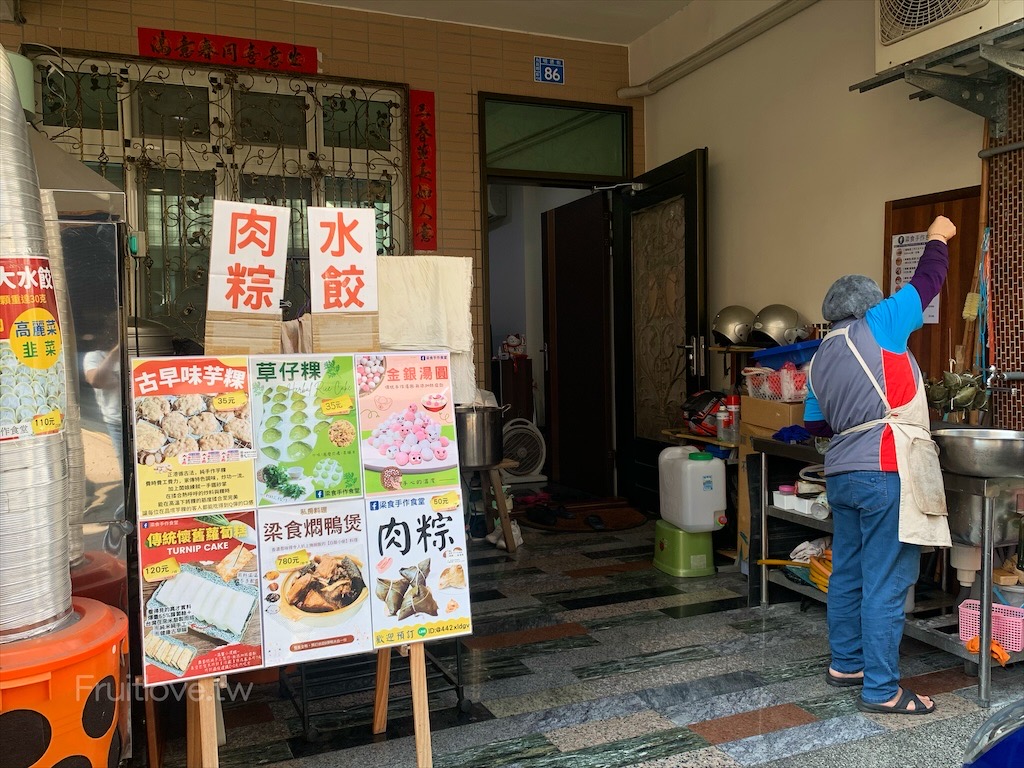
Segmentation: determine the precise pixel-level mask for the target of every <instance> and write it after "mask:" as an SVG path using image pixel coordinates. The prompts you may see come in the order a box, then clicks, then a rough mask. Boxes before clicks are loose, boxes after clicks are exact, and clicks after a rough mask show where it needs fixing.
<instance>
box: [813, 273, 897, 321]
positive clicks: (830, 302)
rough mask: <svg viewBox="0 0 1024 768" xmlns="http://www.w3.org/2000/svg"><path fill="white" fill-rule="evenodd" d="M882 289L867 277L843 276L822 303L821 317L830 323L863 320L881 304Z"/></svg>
mask: <svg viewBox="0 0 1024 768" xmlns="http://www.w3.org/2000/svg"><path fill="white" fill-rule="evenodd" d="M883 298H884V297H883V296H882V289H881V288H879V287H878V283H876V282H875V281H874V280H872V279H871V278H870V277H867V276H866V275H843V276H842V277H840V278H839V279H838V280H836V281H835V282H834V283H832V287H831V288H829V289H828V293H826V294H825V300H824V301H823V302H821V316H822V317H824V318H825V319H826V320H827V321H829V322H830V323H834V322H836V321H837V320H845V319H846V318H848V317H857V318H861V317H864V315H865V314H867V311H868V310H869V309H871V308H872V307H873V306H875V304H877V303H878V302H880V301H881V300H882V299H883Z"/></svg>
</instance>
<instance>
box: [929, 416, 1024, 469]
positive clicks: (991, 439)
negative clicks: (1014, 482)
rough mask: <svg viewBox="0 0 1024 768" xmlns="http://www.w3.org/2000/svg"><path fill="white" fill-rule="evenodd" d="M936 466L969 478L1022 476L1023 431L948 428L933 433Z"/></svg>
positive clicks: (1023, 458) (1023, 457) (1023, 465)
mask: <svg viewBox="0 0 1024 768" xmlns="http://www.w3.org/2000/svg"><path fill="white" fill-rule="evenodd" d="M932 438H933V439H934V440H935V442H936V444H937V445H938V446H939V464H940V465H941V466H942V469H943V470H945V471H946V472H954V473H956V474H958V475H970V476H971V477H1024V432H1016V431H1013V430H1009V429H982V428H977V427H966V426H965V427H949V428H942V429H935V430H932Z"/></svg>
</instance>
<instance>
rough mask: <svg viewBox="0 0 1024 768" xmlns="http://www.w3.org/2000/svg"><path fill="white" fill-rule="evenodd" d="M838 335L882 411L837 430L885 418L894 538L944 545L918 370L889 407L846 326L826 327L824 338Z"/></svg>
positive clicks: (941, 502)
mask: <svg viewBox="0 0 1024 768" xmlns="http://www.w3.org/2000/svg"><path fill="white" fill-rule="evenodd" d="M833 336H842V337H843V338H844V339H845V340H846V345H847V346H848V347H849V348H850V351H851V352H852V353H853V356H854V357H855V358H857V362H858V363H860V367H861V368H863V369H864V373H866V374H867V376H868V379H870V380H871V384H872V386H873V387H874V388H875V391H876V392H877V393H878V396H879V397H880V398H881V399H882V405H883V406H884V407H885V415H884V416H883V417H882V418H880V419H873V420H871V421H868V422H865V423H864V424H858V425H857V426H855V427H850V428H849V429H847V430H844V431H843V432H841V433H840V434H842V435H849V434H852V433H854V432H864V431H866V430H868V429H871V428H872V427H874V426H877V425H879V424H888V425H889V427H890V429H891V430H892V435H893V442H894V443H895V448H896V468H897V470H898V473H899V476H900V524H899V538H900V541H901V542H903V543H904V544H919V545H921V546H925V547H949V546H951V545H952V541H951V540H950V537H949V523H948V522H947V520H946V493H945V490H944V488H943V482H942V470H941V469H940V467H939V447H938V446H937V445H936V444H935V442H934V441H933V440H932V436H931V430H930V429H929V426H928V424H929V419H928V401H927V398H926V397H925V392H924V386H923V384H924V383H923V382H922V380H921V375H920V373H918V377H917V391H916V393H915V394H914V397H913V399H911V401H910V402H909V403H907V404H906V405H903V406H900V407H899V408H890V407H889V401H888V400H887V399H886V397H885V392H883V391H882V387H881V385H879V383H878V379H876V378H875V375H874V374H873V373H872V372H871V369H870V368H869V367H868V365H867V363H865V362H864V358H863V357H862V356H861V354H860V352H859V351H858V350H857V347H856V346H854V343H853V342H852V341H851V340H850V334H849V329H848V328H839V329H837V330H834V331H832V332H831V333H829V334H828V335H827V336H825V339H829V338H832V337H833Z"/></svg>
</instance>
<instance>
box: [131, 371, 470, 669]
mask: <svg viewBox="0 0 1024 768" xmlns="http://www.w3.org/2000/svg"><path fill="white" fill-rule="evenodd" d="M448 365H449V361H448V354H447V353H444V352H407V353H403V354H398V355H391V354H381V353H367V354H360V355H331V354H321V355H259V356H253V357H243V356H232V357H173V358H139V359H135V360H133V361H132V382H131V385H132V409H133V413H134V419H133V420H134V429H133V434H134V438H135V442H134V447H135V463H136V473H135V476H136V491H137V493H136V503H137V512H138V514H137V519H138V521H139V525H138V528H137V531H138V548H139V553H140V556H139V562H140V571H141V574H140V578H141V584H142V589H141V591H140V595H141V610H142V615H143V625H144V629H143V632H144V638H143V649H144V654H145V659H144V682H145V684H146V685H147V686H151V685H161V684H166V683H170V682H176V681H180V680H188V679H195V678H200V677H209V676H212V675H218V674H223V673H227V672H238V671H241V670H247V669H254V668H259V667H262V666H280V665H284V664H293V663H301V662H305V661H312V660H315V659H326V658H334V657H338V656H345V655H350V654H355V653H365V652H369V651H371V650H373V649H374V648H382V647H388V646H391V645H401V644H404V643H409V642H419V641H424V640H431V639H436V638H441V637H452V636H456V635H464V634H468V633H470V632H472V618H471V612H470V600H469V582H468V560H467V557H466V537H465V522H464V516H463V504H462V499H461V497H460V493H461V485H460V478H459V453H458V446H457V438H456V430H455V419H454V415H455V414H454V408H453V406H452V403H451V401H450V391H451V390H450V386H449V383H450V382H449V368H448Z"/></svg>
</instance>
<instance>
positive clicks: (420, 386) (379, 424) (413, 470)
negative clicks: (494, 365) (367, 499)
mask: <svg viewBox="0 0 1024 768" xmlns="http://www.w3.org/2000/svg"><path fill="white" fill-rule="evenodd" d="M355 371H356V384H357V388H358V391H359V426H360V433H359V438H360V445H359V447H360V451H361V453H362V463H363V487H364V488H365V490H366V493H367V494H376V493H394V492H395V491H403V490H404V491H426V490H430V489H441V488H453V487H457V486H458V485H459V453H458V447H457V445H456V440H455V410H454V407H453V405H452V402H451V380H450V378H449V363H448V353H447V352H432V353H427V352H424V353H419V352H417V353H407V354H401V355H392V354H387V355H381V354H365V355H357V356H356V366H355Z"/></svg>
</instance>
